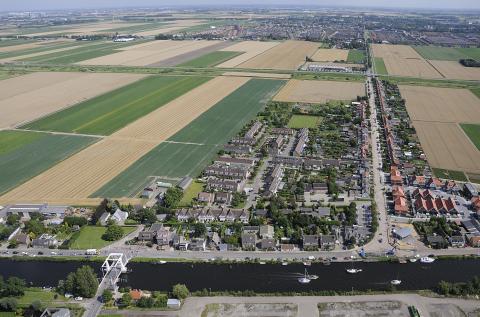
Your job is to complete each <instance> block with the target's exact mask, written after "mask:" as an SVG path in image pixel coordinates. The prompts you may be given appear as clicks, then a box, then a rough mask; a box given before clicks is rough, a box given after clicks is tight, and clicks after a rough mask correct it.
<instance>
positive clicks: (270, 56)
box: [238, 41, 318, 70]
mask: <svg viewBox="0 0 480 317" xmlns="http://www.w3.org/2000/svg"><path fill="white" fill-rule="evenodd" d="M317 49H318V44H317V43H313V42H306V41H285V42H283V43H281V44H279V45H276V46H275V47H273V48H271V49H269V50H267V51H265V52H264V53H262V54H260V55H257V56H256V57H254V58H252V59H250V60H248V61H246V62H245V63H242V64H240V65H238V67H240V68H256V69H259V68H260V69H285V70H296V69H298V68H299V67H300V66H301V65H302V64H303V63H304V62H305V57H306V56H312V55H313V54H314V53H315V51H316V50H317Z"/></svg>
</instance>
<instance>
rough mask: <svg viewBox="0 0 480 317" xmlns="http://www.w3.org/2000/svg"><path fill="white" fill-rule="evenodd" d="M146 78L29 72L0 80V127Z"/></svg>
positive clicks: (24, 120)
mask: <svg viewBox="0 0 480 317" xmlns="http://www.w3.org/2000/svg"><path fill="white" fill-rule="evenodd" d="M143 77H145V75H140V74H121V73H112V74H108V73H54V72H48V73H42V72H39V73H31V74H28V75H23V76H18V77H14V78H10V79H5V80H2V81H0V114H1V115H0V128H8V127H13V126H17V125H20V124H22V123H26V122H29V121H32V120H34V119H37V118H40V117H42V116H45V115H48V114H50V113H53V112H56V111H58V110H61V109H63V108H67V107H69V106H72V105H74V104H76V103H78V102H81V101H83V100H85V99H89V98H92V97H94V96H97V95H100V94H103V93H105V92H108V91H110V90H113V89H115V88H118V87H121V86H124V85H127V84H129V83H132V82H134V81H136V80H139V79H141V78H143Z"/></svg>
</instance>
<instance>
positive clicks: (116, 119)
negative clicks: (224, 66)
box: [24, 76, 210, 135]
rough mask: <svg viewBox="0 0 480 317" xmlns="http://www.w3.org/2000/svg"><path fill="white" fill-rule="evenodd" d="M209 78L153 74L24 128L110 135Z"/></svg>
mask: <svg viewBox="0 0 480 317" xmlns="http://www.w3.org/2000/svg"><path fill="white" fill-rule="evenodd" d="M209 79H210V78H208V77H189V76H150V77H147V78H145V79H142V80H139V81H137V82H134V83H132V84H129V85H127V86H124V87H120V88H118V89H116V90H113V91H111V92H108V93H106V94H103V95H101V96H98V97H95V98H92V99H89V100H86V101H84V102H81V103H79V104H77V105H75V106H73V107H70V108H68V109H65V110H63V111H59V112H56V113H54V114H52V115H50V116H48V117H45V118H43V119H40V120H37V121H34V122H32V123H29V124H27V125H25V126H24V128H26V129H32V130H45V131H60V132H74V133H86V134H98V135H109V134H111V133H113V132H115V131H117V130H118V129H121V128H123V127H124V126H126V125H127V124H129V123H130V122H133V121H135V120H136V119H138V118H140V117H142V116H144V115H146V114H148V113H150V112H152V111H154V110H155V109H157V108H159V107H161V106H163V105H165V104H167V103H168V102H170V101H172V100H173V99H175V98H177V97H179V96H181V95H183V94H184V93H186V92H188V91H190V90H191V89H193V88H195V87H197V86H199V85H201V84H203V83H205V82H207V81H208V80H209Z"/></svg>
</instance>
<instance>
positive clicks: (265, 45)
mask: <svg viewBox="0 0 480 317" xmlns="http://www.w3.org/2000/svg"><path fill="white" fill-rule="evenodd" d="M279 44H280V42H259V41H244V42H240V43H236V44H234V45H232V46H230V47H228V48H226V49H222V51H230V52H244V53H243V54H241V55H239V56H236V57H234V58H232V59H229V60H228V61H225V62H223V63H222V64H220V65H217V67H220V68H232V67H236V66H238V65H240V64H242V63H244V62H246V61H248V60H249V59H252V58H254V57H255V56H257V55H259V54H262V53H263V52H265V51H267V50H269V49H271V48H272V47H275V46H277V45H279Z"/></svg>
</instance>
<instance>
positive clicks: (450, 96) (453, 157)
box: [400, 86, 480, 173]
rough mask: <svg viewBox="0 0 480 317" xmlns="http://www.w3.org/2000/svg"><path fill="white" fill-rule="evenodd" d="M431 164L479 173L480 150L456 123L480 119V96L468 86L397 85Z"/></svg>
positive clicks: (437, 166)
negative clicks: (457, 87)
mask: <svg viewBox="0 0 480 317" xmlns="http://www.w3.org/2000/svg"><path fill="white" fill-rule="evenodd" d="M400 93H401V95H402V97H403V98H405V100H406V106H407V111H408V113H409V116H410V118H411V119H412V121H413V125H414V126H415V129H416V131H417V134H418V137H419V139H420V143H421V144H422V147H423V149H424V151H425V154H426V156H427V160H428V162H429V163H430V165H431V166H432V167H436V168H442V169H448V170H454V171H464V172H470V173H480V151H478V150H477V148H476V147H475V145H474V144H473V143H472V142H471V141H470V139H469V138H468V136H467V135H466V134H465V133H464V132H463V130H462V128H461V127H460V126H459V123H478V122H480V99H478V98H477V97H476V96H475V95H474V94H473V93H472V92H471V91H469V90H467V89H455V88H436V87H420V86H400Z"/></svg>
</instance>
